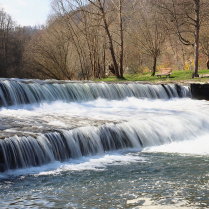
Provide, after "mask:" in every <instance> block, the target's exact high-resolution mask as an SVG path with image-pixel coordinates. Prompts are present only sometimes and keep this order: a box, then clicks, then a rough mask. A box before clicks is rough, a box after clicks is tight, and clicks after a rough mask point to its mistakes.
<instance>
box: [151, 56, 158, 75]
mask: <svg viewBox="0 0 209 209" xmlns="http://www.w3.org/2000/svg"><path fill="white" fill-rule="evenodd" d="M156 65H157V57H154V64H153V71H152V74H151V76H154V75H155V72H156Z"/></svg>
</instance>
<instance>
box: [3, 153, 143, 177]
mask: <svg viewBox="0 0 209 209" xmlns="http://www.w3.org/2000/svg"><path fill="white" fill-rule="evenodd" d="M145 160H146V159H145V158H143V157H139V156H133V155H122V154H121V153H120V151H117V152H114V153H111V152H109V153H108V154H106V155H101V156H89V157H82V158H79V159H71V160H69V161H67V162H58V161H56V162H54V163H50V164H47V165H43V166H41V167H31V168H25V169H17V170H9V171H6V172H5V173H2V174H1V175H0V179H5V178H11V177H16V176H26V175H35V176H40V175H59V174H60V173H61V172H66V171H84V170H94V171H98V170H100V171H101V170H105V169H106V168H107V166H109V165H111V166H116V165H127V164H130V163H136V162H144V161H145Z"/></svg>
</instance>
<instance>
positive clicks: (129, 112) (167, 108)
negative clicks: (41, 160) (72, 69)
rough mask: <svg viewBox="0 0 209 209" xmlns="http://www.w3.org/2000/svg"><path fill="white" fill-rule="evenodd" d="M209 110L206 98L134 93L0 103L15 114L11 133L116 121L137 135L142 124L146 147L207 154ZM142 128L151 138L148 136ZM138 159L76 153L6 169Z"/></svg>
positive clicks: (52, 170) (51, 169) (45, 169)
mask: <svg viewBox="0 0 209 209" xmlns="http://www.w3.org/2000/svg"><path fill="white" fill-rule="evenodd" d="M208 112H209V106H208V102H207V101H204V100H202V101H198V100H192V99H188V98H185V99H172V100H149V99H137V98H133V97H131V98H126V99H125V100H122V101H118V100H112V101H109V100H105V99H97V100H95V101H91V102H83V103H75V102H72V103H64V102H61V101H57V102H54V103H51V104H49V103H41V104H39V105H25V106H21V107H17V106H16V107H10V108H1V109H0V117H1V118H7V119H9V120H11V122H12V123H11V124H7V126H8V128H7V129H5V130H4V131H2V133H3V132H4V133H10V134H11V133H12V135H14V134H20V133H28V132H29V133H33V131H34V130H33V126H34V127H36V128H37V127H39V128H40V132H41V131H42V129H45V127H47V128H50V127H51V128H55V127H56V128H58V129H66V130H69V129H70V128H76V127H80V126H82V127H83V126H89V125H91V126H97V125H98V126H100V125H102V124H104V123H107V124H109V123H112V122H114V123H116V124H118V125H117V126H118V127H120V128H122V129H124V130H127V133H128V134H129V137H130V138H132V137H133V136H134V134H133V133H131V130H132V128H133V127H134V129H135V130H137V129H139V133H140V137H141V140H142V141H143V143H144V144H145V146H146V147H145V148H144V149H143V152H165V153H177V154H191V155H208V154H209V146H208V144H209V142H208V140H207V139H208V136H209V131H208V127H209V126H208V124H209V113H208ZM121 122H125V123H121ZM13 124H22V126H24V127H28V128H27V130H22V129H21V128H20V127H14V126H13ZM2 126H4V124H2ZM31 126H32V127H31ZM108 126H109V125H108ZM127 128H130V129H129V130H128V129H127ZM83 130H84V129H83ZM86 130H88V128H87V129H86ZM156 133H157V135H156ZM132 134H133V136H132ZM143 134H144V136H146V139H143ZM159 137H160V141H161V142H162V141H163V145H160V146H159V144H158V142H157V141H158V140H159ZM147 139H149V140H147ZM182 140H183V141H182ZM172 141H174V142H172ZM171 142H172V143H171ZM147 146H148V147H147ZM138 151H139V152H140V151H141V149H140V148H139V149H138ZM139 160H142V159H141V158H138V157H136V156H134V155H133V156H132V155H130V156H129V155H128V156H123V157H121V156H120V155H115V154H110V155H109V154H107V155H105V154H104V155H102V156H99V155H98V156H96V157H95V156H94V157H93V156H90V157H83V158H79V159H74V160H72V159H71V160H69V161H67V162H64V163H61V162H54V163H50V164H49V165H44V166H41V167H39V168H26V169H19V170H17V171H8V172H7V173H6V174H4V175H6V176H10V175H23V174H36V175H44V174H46V175H47V174H56V173H59V172H61V171H66V170H79V169H80V170H85V169H87V170H88V169H90V170H91V169H95V170H97V169H105V167H106V166H107V165H109V162H111V163H113V164H114V163H122V164H125V163H127V162H129V163H131V162H135V161H139ZM145 160H146V159H145ZM4 175H3V176H4ZM3 176H2V178H3Z"/></svg>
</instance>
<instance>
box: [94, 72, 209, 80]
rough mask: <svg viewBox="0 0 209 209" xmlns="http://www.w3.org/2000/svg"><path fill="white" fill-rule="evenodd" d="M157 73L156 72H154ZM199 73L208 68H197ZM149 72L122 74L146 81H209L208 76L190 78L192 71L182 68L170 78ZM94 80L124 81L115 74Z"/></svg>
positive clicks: (131, 78) (127, 78)
mask: <svg viewBox="0 0 209 209" xmlns="http://www.w3.org/2000/svg"><path fill="white" fill-rule="evenodd" d="M156 74H158V72H157V73H156ZM201 74H209V70H199V75H201ZM150 75H151V73H145V74H124V77H125V79H126V80H125V81H148V82H162V81H163V82H172V81H185V80H186V81H189V80H191V81H193V82H207V81H208V82H209V77H208V78H194V79H192V71H190V70H183V71H173V72H172V74H171V76H170V78H166V76H162V78H157V76H156V75H155V76H150ZM95 81H106V82H108V81H109V82H111V81H112V82H115V81H124V80H122V79H116V78H115V76H109V77H107V78H104V79H102V80H95Z"/></svg>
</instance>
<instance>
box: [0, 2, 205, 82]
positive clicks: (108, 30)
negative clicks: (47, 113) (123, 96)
mask: <svg viewBox="0 0 209 209" xmlns="http://www.w3.org/2000/svg"><path fill="white" fill-rule="evenodd" d="M51 6H52V13H51V14H50V16H49V17H48V21H47V23H46V24H45V25H44V26H39V27H36V28H31V27H29V26H28V27H19V26H18V25H17V23H14V22H13V20H12V18H11V16H10V15H9V14H6V13H5V12H4V10H0V77H19V78H40V79H45V78H54V79H70V80H72V79H82V80H83V79H84V80H85V79H92V78H103V77H105V76H107V74H108V73H109V69H110V70H111V71H112V72H113V73H114V74H115V76H116V77H117V78H123V74H124V73H139V72H141V73H145V72H150V75H155V71H156V70H157V69H158V68H159V67H172V68H173V70H191V76H192V72H193V77H196V76H198V69H206V67H208V68H209V62H208V63H207V60H208V59H207V58H208V57H209V30H208V27H207V25H208V22H209V19H208V16H207V11H208V9H209V3H208V2H207V0H184V1H179V0H168V1H166V0H155V1H151V0H150V1H148V0H146V1H145V0H144V1H135V0H103V1H102V0H95V1H91V0H85V1H84V0H54V1H52V4H51ZM206 64H207V65H206ZM192 70H194V71H192Z"/></svg>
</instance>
